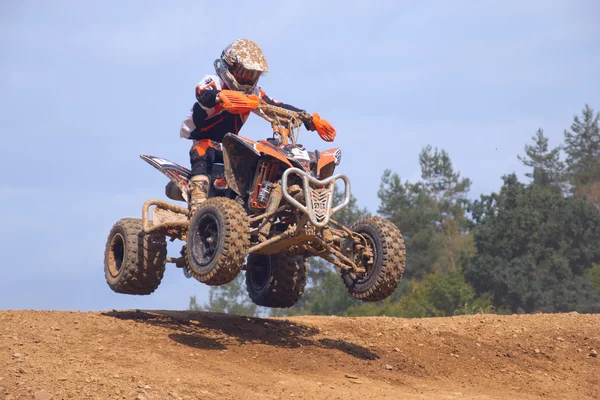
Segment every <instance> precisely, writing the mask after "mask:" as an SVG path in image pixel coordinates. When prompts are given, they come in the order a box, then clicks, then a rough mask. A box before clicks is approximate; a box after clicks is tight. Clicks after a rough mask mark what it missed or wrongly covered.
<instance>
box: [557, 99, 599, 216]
mask: <svg viewBox="0 0 600 400" xmlns="http://www.w3.org/2000/svg"><path fill="white" fill-rule="evenodd" d="M564 148H565V152H566V153H567V160H566V161H567V169H568V173H569V178H570V181H571V185H572V186H573V192H574V193H575V194H577V195H581V196H584V197H586V198H587V199H588V200H589V201H590V202H591V203H592V204H593V205H594V206H595V207H596V209H598V210H600V113H596V114H594V111H593V110H592V109H591V108H590V107H589V106H588V105H586V106H585V108H584V109H583V111H582V115H581V118H580V117H579V116H575V117H574V118H573V124H572V125H571V131H568V130H565V147H564Z"/></svg>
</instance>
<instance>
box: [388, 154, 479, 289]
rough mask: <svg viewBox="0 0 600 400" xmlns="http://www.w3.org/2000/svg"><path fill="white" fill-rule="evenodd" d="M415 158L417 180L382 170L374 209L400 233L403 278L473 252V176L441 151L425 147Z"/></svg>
mask: <svg viewBox="0 0 600 400" xmlns="http://www.w3.org/2000/svg"><path fill="white" fill-rule="evenodd" d="M419 163H420V165H421V178H422V180H421V181H419V182H416V183H410V182H408V181H407V182H404V183H402V182H401V180H400V176H399V175H398V174H396V173H392V172H391V171H390V170H386V171H385V172H384V174H383V176H382V178H381V184H380V189H379V193H378V196H379V199H380V201H381V203H380V206H379V209H378V212H379V213H380V214H381V215H382V216H383V217H385V218H387V219H389V220H390V221H392V222H393V223H394V224H396V225H397V226H398V227H399V228H400V231H401V232H402V234H403V236H404V240H405V243H406V249H407V250H406V252H407V263H406V269H405V277H406V278H407V279H410V278H417V279H420V278H421V277H423V276H424V275H425V274H427V273H430V272H439V273H443V272H447V271H453V270H456V269H458V267H459V264H460V260H461V258H462V257H463V256H464V255H465V254H471V253H472V252H473V242H472V238H471V236H470V235H469V234H468V226H469V222H468V220H467V218H466V208H467V205H468V201H467V193H468V191H469V188H470V185H471V181H470V180H469V179H468V178H462V177H461V176H460V173H458V172H456V171H454V167H453V165H452V161H451V160H450V156H449V155H448V153H447V152H446V151H444V150H441V151H440V150H438V149H437V148H436V149H433V148H432V147H431V146H426V147H424V148H423V150H422V151H421V153H420V154H419Z"/></svg>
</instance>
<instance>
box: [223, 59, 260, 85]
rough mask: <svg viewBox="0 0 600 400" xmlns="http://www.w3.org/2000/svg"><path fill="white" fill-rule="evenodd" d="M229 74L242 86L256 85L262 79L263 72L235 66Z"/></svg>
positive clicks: (238, 65) (239, 65) (230, 69)
mask: <svg viewBox="0 0 600 400" xmlns="http://www.w3.org/2000/svg"><path fill="white" fill-rule="evenodd" d="M229 72H231V74H232V75H233V77H234V78H235V79H236V80H237V81H238V82H239V83H240V84H242V85H254V84H255V83H256V82H257V81H258V78H260V76H261V74H262V71H256V70H252V69H246V68H244V66H243V65H242V64H238V63H236V64H234V65H232V66H231V67H230V68H229Z"/></svg>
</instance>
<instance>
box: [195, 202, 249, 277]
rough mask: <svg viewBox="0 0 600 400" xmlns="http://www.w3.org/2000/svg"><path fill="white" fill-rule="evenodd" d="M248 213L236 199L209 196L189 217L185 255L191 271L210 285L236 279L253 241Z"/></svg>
mask: <svg viewBox="0 0 600 400" xmlns="http://www.w3.org/2000/svg"><path fill="white" fill-rule="evenodd" d="M249 225H250V224H249V222H248V216H247V214H246V211H245V210H244V208H243V207H242V206H241V205H240V204H239V203H238V202H236V201H235V200H231V199H228V198H226V197H215V198H211V199H208V200H206V201H205V202H204V203H202V205H201V206H200V207H198V209H197V210H196V212H195V213H194V216H193V217H192V219H191V221H190V226H189V232H188V236H187V237H188V239H187V240H188V243H187V246H186V250H185V259H186V262H187V267H188V270H189V272H190V274H191V275H192V276H193V277H194V278H196V279H197V280H198V281H200V282H202V283H205V284H207V285H211V286H216V285H224V284H226V283H229V282H231V281H233V280H234V279H235V278H236V277H237V276H238V274H239V273H240V271H241V270H242V267H243V265H244V259H245V258H246V253H247V251H248V247H249V245H250V238H249V234H248V227H249Z"/></svg>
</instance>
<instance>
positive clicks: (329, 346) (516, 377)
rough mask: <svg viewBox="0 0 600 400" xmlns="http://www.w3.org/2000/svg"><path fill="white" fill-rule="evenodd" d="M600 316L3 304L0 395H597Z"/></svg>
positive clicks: (599, 389)
mask: <svg viewBox="0 0 600 400" xmlns="http://www.w3.org/2000/svg"><path fill="white" fill-rule="evenodd" d="M598 351H600V315H579V314H576V313H571V314H559V315H543V314H538V315H528V316H492V315H485V316H482V315H477V316H465V317H453V318H431V319H398V318H387V317H372V318H340V317H298V318H289V319H260V318H245V317H237V316H228V315H221V314H211V313H201V312H173V311H111V312H104V313H80V312H57V311H0V400H1V399H46V400H47V399H149V400H150V399H198V398H201V399H204V398H206V399H212V398H214V399H217V398H218V399H221V398H226V399H241V398H243V399H283V398H284V399H290V398H293V399H344V400H346V399H380V398H388V399H397V398H403V399H534V398H546V399H549V398H552V399H554V398H555V399H567V398H568V399H586V398H595V399H598V398H600V357H598V356H597V352H598Z"/></svg>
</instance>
